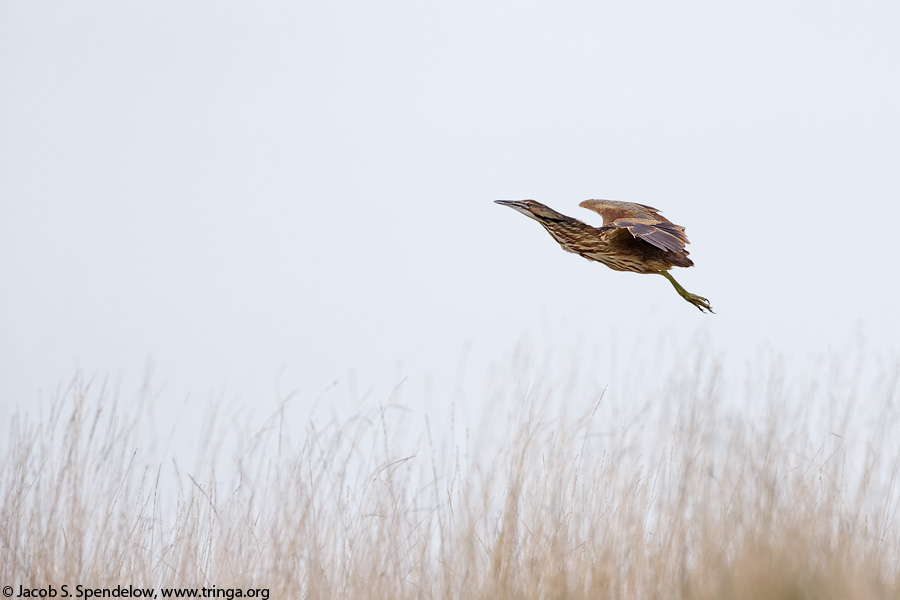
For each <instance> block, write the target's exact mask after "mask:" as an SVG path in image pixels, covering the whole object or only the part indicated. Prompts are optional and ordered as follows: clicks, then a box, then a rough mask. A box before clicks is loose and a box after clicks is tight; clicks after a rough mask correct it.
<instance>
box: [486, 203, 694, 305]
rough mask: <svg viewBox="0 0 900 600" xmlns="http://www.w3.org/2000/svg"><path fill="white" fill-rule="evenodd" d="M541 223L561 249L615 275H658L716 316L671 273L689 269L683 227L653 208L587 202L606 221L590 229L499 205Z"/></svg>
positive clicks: (534, 210)
mask: <svg viewBox="0 0 900 600" xmlns="http://www.w3.org/2000/svg"><path fill="white" fill-rule="evenodd" d="M496 202H497V203H498V204H503V205H505V206H509V207H510V208H513V209H515V210H517V211H519V212H521V213H522V214H524V215H526V216H528V217H530V218H532V219H534V220H535V221H537V222H538V223H540V224H541V225H542V226H543V227H544V229H546V230H547V232H548V233H549V234H550V235H551V236H552V237H553V239H555V240H556V241H557V242H558V243H559V245H560V246H562V248H563V250H565V251H567V252H572V253H573V254H578V255H579V256H583V257H584V258H586V259H588V260H593V261H596V262H600V263H603V264H604V265H606V266H607V267H609V268H610V269H614V270H616V271H631V272H633V273H645V274H649V273H655V274H659V275H662V276H664V277H665V278H666V279H668V280H669V281H670V282H671V283H672V285H673V286H675V289H676V290H677V291H678V293H679V295H681V297H682V298H684V299H685V300H687V301H688V302H690V303H691V304H693V305H694V306H696V307H697V308H699V309H700V310H701V311H703V310H708V311H710V312H712V309H711V308H710V306H709V301H708V300H707V299H706V298H703V297H702V296H697V295H695V294H691V293H689V292H688V291H686V290H685V289H684V288H682V287H681V286H680V285H679V284H678V282H677V281H675V279H673V278H672V276H671V275H669V273H668V271H669V269H671V268H672V267H691V266H693V264H694V263H693V261H692V260H691V259H690V258H688V254H689V252H688V251H687V250H685V246H686V245H687V244H688V239H687V236H686V235H685V233H684V227H682V226H680V225H675V224H674V223H672V222H671V221H669V220H668V219H666V218H665V217H663V216H662V215H660V214H659V211H658V210H657V209H655V208H653V207H651V206H646V205H644V204H635V203H632V202H617V201H613V200H585V201H584V202H582V203H581V206H583V207H585V208H588V209H591V210H593V211H596V212H597V213H599V214H600V215H601V216H602V217H603V225H602V226H601V227H592V226H591V225H588V224H587V223H583V222H581V221H579V220H578V219H573V218H572V217H567V216H566V215H563V214H561V213H558V212H556V211H555V210H553V209H552V208H550V207H548V206H545V205H543V204H541V203H540V202H536V201H534V200H497V201H496Z"/></svg>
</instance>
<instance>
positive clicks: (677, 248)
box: [611, 219, 688, 252]
mask: <svg viewBox="0 0 900 600" xmlns="http://www.w3.org/2000/svg"><path fill="white" fill-rule="evenodd" d="M611 225H612V226H613V227H618V228H620V229H627V230H628V232H629V233H631V235H633V236H634V237H636V238H639V239H642V240H644V241H645V242H648V243H650V244H653V245H654V246H656V247H657V248H660V249H661V250H666V251H668V252H684V247H685V245H686V244H687V243H688V239H687V236H686V235H685V234H684V227H682V226H680V225H675V224H673V223H669V222H668V221H667V222H665V223H660V222H659V221H656V220H655V219H616V220H615V221H614V222H613V223H612V224H611Z"/></svg>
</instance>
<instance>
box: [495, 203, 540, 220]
mask: <svg viewBox="0 0 900 600" xmlns="http://www.w3.org/2000/svg"><path fill="white" fill-rule="evenodd" d="M494 202H496V203H497V204H502V205H503V206H508V207H510V208H512V209H514V210H517V211H519V212H520V213H522V214H523V215H525V216H526V217H531V218H532V219H533V218H534V213H532V212H531V209H530V208H528V205H527V204H525V203H524V202H522V201H521V200H494Z"/></svg>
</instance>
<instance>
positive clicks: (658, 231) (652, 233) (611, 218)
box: [580, 200, 688, 252]
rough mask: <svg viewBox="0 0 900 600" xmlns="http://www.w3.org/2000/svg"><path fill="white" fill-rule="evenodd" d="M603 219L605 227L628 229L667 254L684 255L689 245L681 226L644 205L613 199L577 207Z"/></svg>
mask: <svg viewBox="0 0 900 600" xmlns="http://www.w3.org/2000/svg"><path fill="white" fill-rule="evenodd" d="M580 206H583V207H585V208H589V209H590V210H593V211H595V212H597V213H599V214H600V216H602V217H603V225H604V227H607V226H611V227H618V228H620V229H627V230H628V232H629V233H631V235H633V236H634V237H636V238H640V239H642V240H644V241H646V242H647V243H650V244H653V245H654V246H656V247H657V248H660V249H661V250H666V251H668V252H684V247H685V245H687V244H688V239H687V236H686V235H685V234H684V227H682V226H681V225H675V224H674V223H672V222H671V221H669V220H668V219H667V218H665V217H664V216H662V215H660V214H659V210H658V209H656V208H653V207H652V206H647V205H645V204H636V203H634V202H616V201H615V200H585V201H584V202H582V203H581V204H580Z"/></svg>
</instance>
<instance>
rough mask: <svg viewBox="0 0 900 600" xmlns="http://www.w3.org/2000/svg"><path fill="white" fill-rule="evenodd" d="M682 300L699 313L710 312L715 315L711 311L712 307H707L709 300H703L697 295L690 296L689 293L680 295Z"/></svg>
mask: <svg viewBox="0 0 900 600" xmlns="http://www.w3.org/2000/svg"><path fill="white" fill-rule="evenodd" d="M682 298H684V299H685V300H687V301H688V302H690V303H691V304H693V305H694V306H696V307H697V308H699V309H700V312H711V313H713V314H715V311H714V310H713V309H712V306H710V305H709V300H707V299H706V298H704V297H703V296H698V295H697V294H692V293H690V292H685V293H684V294H682Z"/></svg>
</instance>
